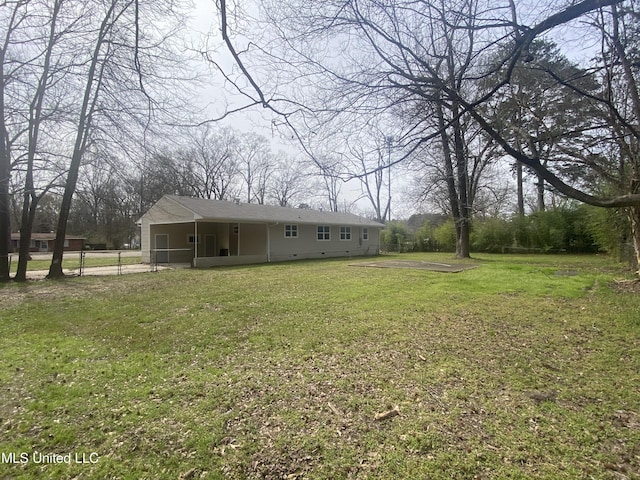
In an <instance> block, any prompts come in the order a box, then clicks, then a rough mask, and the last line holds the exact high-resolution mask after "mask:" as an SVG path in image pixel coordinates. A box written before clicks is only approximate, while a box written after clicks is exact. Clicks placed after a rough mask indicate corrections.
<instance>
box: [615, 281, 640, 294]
mask: <svg viewBox="0 0 640 480" xmlns="http://www.w3.org/2000/svg"><path fill="white" fill-rule="evenodd" d="M611 288H613V289H614V290H615V291H616V292H619V293H640V279H638V278H636V279H635V280H614V281H613V283H612V284H611Z"/></svg>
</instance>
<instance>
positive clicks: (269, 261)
mask: <svg viewBox="0 0 640 480" xmlns="http://www.w3.org/2000/svg"><path fill="white" fill-rule="evenodd" d="M264 226H265V228H266V229H267V263H271V230H270V229H269V224H268V223H265V224H264Z"/></svg>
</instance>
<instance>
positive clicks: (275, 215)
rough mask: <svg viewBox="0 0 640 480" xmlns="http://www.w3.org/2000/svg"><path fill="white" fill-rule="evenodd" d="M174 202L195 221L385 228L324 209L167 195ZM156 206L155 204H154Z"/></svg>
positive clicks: (361, 218)
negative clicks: (184, 209)
mask: <svg viewBox="0 0 640 480" xmlns="http://www.w3.org/2000/svg"><path fill="white" fill-rule="evenodd" d="M164 198H167V199H169V200H171V201H174V202H176V203H177V204H179V205H181V206H182V207H184V208H186V209H187V210H189V211H190V212H192V213H193V215H194V221H195V220H210V221H229V222H256V223H269V222H279V223H311V224H318V225H354V226H356V225H358V226H364V227H367V226H368V227H384V225H383V224H381V223H378V222H376V221H374V220H369V219H367V218H363V217H359V216H357V215H353V214H351V213H342V212H321V211H318V210H310V209H304V208H290V207H279V206H274V205H258V204H253V203H236V202H227V201H223V200H208V199H202V198H192V197H181V196H178V195H165V197H164ZM152 208H153V207H152Z"/></svg>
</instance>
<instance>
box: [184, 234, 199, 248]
mask: <svg viewBox="0 0 640 480" xmlns="http://www.w3.org/2000/svg"><path fill="white" fill-rule="evenodd" d="M187 243H188V244H189V245H194V244H199V243H200V235H198V236H197V237H196V236H195V235H193V234H191V235H189V237H188V238H187Z"/></svg>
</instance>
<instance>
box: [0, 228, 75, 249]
mask: <svg viewBox="0 0 640 480" xmlns="http://www.w3.org/2000/svg"><path fill="white" fill-rule="evenodd" d="M85 240H86V239H85V238H84V237H75V236H72V235H65V237H64V249H65V250H66V251H79V250H83V249H84V242H85ZM55 241H56V233H55V232H51V233H32V234H31V245H30V246H29V251H30V252H53V245H54V243H55ZM11 246H12V248H13V251H14V252H17V251H18V250H19V249H20V233H12V234H11Z"/></svg>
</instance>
